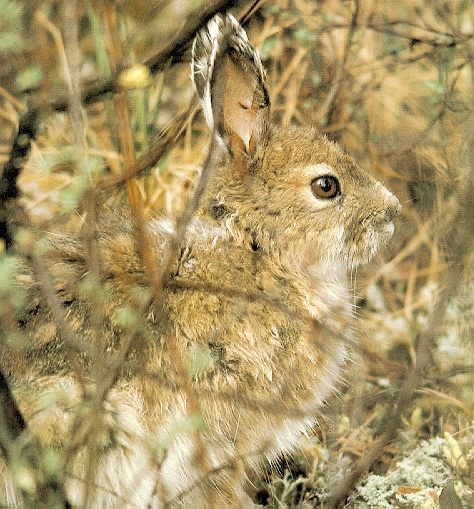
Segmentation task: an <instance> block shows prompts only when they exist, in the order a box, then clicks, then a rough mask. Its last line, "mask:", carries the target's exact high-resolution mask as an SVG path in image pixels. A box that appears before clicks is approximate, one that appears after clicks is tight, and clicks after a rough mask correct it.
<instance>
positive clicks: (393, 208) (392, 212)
mask: <svg viewBox="0 0 474 509" xmlns="http://www.w3.org/2000/svg"><path fill="white" fill-rule="evenodd" d="M401 210H402V206H401V204H400V202H399V201H398V198H397V197H396V196H395V195H393V194H392V195H391V196H390V199H389V203H388V205H387V208H386V209H385V214H386V217H387V221H392V219H393V218H394V217H396V216H398V214H400V212H401Z"/></svg>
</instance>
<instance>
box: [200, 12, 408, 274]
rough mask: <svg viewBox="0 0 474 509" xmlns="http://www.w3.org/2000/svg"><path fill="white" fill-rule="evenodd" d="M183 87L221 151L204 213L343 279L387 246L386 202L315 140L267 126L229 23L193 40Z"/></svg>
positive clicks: (262, 98) (258, 90) (255, 78)
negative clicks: (191, 90) (190, 90)
mask: <svg viewBox="0 0 474 509" xmlns="http://www.w3.org/2000/svg"><path fill="white" fill-rule="evenodd" d="M192 78H193V81H194V84H195V87H196V90H197V93H198V96H199V98H200V101H201V104H202V107H203V110H204V114H205V117H206V121H207V124H208V126H209V128H210V129H211V131H212V133H213V136H214V137H215V138H216V139H217V140H218V141H219V144H220V146H221V147H224V148H225V150H224V151H225V156H224V157H223V162H222V165H221V167H220V168H219V169H218V171H217V175H216V177H215V179H214V181H213V183H212V186H211V190H210V194H209V198H208V201H207V202H206V206H207V208H208V211H209V213H210V214H211V215H212V216H213V217H215V218H216V219H217V220H226V221H227V224H229V225H230V227H232V225H235V226H236V227H237V226H238V231H239V232H246V234H248V237H249V239H251V244H252V247H253V249H262V250H273V251H274V252H275V253H277V254H278V255H279V256H280V257H281V256H284V257H286V258H288V257H291V259H292V260H293V262H295V263H299V264H301V265H302V266H306V267H313V268H317V267H321V268H323V270H327V267H331V268H332V269H340V270H344V271H347V270H348V269H352V268H354V267H355V266H357V265H358V264H360V263H365V262H367V261H368V260H370V258H371V257H372V256H373V255H374V254H375V253H376V251H377V250H378V249H379V247H380V246H381V245H383V244H384V243H385V242H386V241H387V240H388V239H389V238H390V237H391V236H392V234H393V228H394V227H393V222H392V220H393V218H394V216H396V215H397V214H398V213H399V211H400V203H399V202H398V200H397V198H396V197H395V196H393V195H392V194H391V193H390V192H389V191H388V190H387V189H386V188H385V187H384V186H383V185H382V184H380V183H379V182H377V181H376V180H375V179H373V178H372V177H371V176H370V175H369V174H367V173H366V172H365V171H363V170H362V169H361V168H359V167H358V166H357V164H356V163H355V161H354V160H353V159H352V158H351V157H349V156H348V155H346V154H344V152H343V151H342V150H341V149H340V148H339V146H338V145H336V144H334V143H332V142H330V141H329V140H328V139H327V138H326V137H325V136H323V135H321V134H320V133H318V132H317V131H316V130H314V129H312V128H307V127H304V128H302V127H276V126H274V125H272V124H271V123H270V118H269V116H270V101H269V96H268V93H267V90H266V87H265V71H264V69H263V67H262V63H261V61H260V58H259V56H258V53H257V52H256V51H255V49H253V48H252V47H251V46H250V44H249V42H248V39H247V35H246V33H245V32H244V30H243V29H242V28H241V27H240V25H239V24H238V22H237V21H236V20H235V18H233V17H232V16H231V15H227V16H226V17H225V18H224V17H221V16H217V17H215V18H214V19H212V20H211V21H210V22H209V24H208V26H207V28H206V29H204V30H202V31H201V32H200V33H199V34H198V36H197V38H196V40H195V42H194V46H193V61H192ZM236 229H237V228H236ZM324 262H327V263H324ZM302 268H303V267H302ZM339 273H340V272H339Z"/></svg>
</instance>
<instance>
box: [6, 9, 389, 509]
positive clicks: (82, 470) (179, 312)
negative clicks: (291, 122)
mask: <svg viewBox="0 0 474 509" xmlns="http://www.w3.org/2000/svg"><path fill="white" fill-rule="evenodd" d="M223 26H224V28H222V27H223ZM229 27H230V28H229ZM222 34H224V35H222ZM242 34H243V32H241V31H240V29H239V28H238V27H237V26H236V23H235V20H233V19H231V18H229V17H228V18H227V19H226V21H225V22H224V21H223V19H218V20H217V21H213V22H212V23H211V25H210V27H209V32H206V33H204V35H201V36H200V37H201V39H198V43H197V44H196V48H195V51H196V52H199V50H200V49H199V47H200V45H201V46H202V45H204V50H203V48H201V51H203V52H204V57H206V54H208V55H211V57H212V58H214V59H216V60H215V61H213V62H211V64H212V65H209V66H207V67H206V66H205V65H204V64H203V63H202V58H201V60H200V59H199V54H198V55H195V62H197V64H195V68H194V72H195V82H196V87H197V89H198V93H199V95H200V97H201V99H202V101H203V105H204V108H205V111H206V116H207V119H208V123H209V125H210V127H211V129H212V130H213V135H214V136H215V137H217V138H219V139H220V142H219V148H218V149H217V150H221V151H222V154H221V157H220V159H221V162H220V164H219V165H218V167H217V168H216V169H215V175H214V176H213V179H212V181H211V183H210V186H209V189H208V190H207V193H206V195H205V196H204V199H203V204H202V210H201V212H200V214H199V215H198V216H197V217H196V218H195V219H193V220H192V221H191V223H190V224H189V225H188V227H187V233H186V235H185V239H184V241H183V243H182V245H181V249H180V253H179V256H178V257H177V259H176V260H175V261H174V263H173V265H172V267H171V271H170V274H171V275H170V277H169V278H167V279H166V281H165V287H164V296H163V307H162V310H164V312H162V313H159V314H157V313H156V312H155V307H154V305H153V303H151V302H149V303H148V304H144V303H146V302H147V298H149V295H150V293H149V290H148V289H149V285H150V281H149V277H148V275H147V274H145V271H144V269H143V264H142V260H141V257H140V255H139V253H138V248H137V242H136V240H135V237H134V233H133V228H132V227H131V226H130V223H129V221H128V220H126V219H125V218H123V217H122V216H120V215H116V214H114V213H112V212H110V211H108V212H105V213H104V216H103V219H102V220H101V221H99V224H98V227H97V231H98V236H99V238H98V242H97V245H98V259H99V260H100V275H101V281H100V285H101V288H102V290H103V295H101V296H98V297H97V296H95V298H94V296H93V295H92V294H91V292H90V291H89V292H88V291H87V285H85V284H84V282H85V281H87V278H88V271H89V265H88V263H87V261H86V260H87V256H88V254H87V250H86V248H85V247H84V245H83V244H82V243H81V242H79V241H78V240H75V239H72V238H65V237H61V236H59V237H54V236H53V237H51V239H50V241H49V248H48V251H47V253H46V255H45V256H44V260H45V261H44V265H45V267H44V269H45V270H47V273H48V278H51V279H50V282H52V283H53V286H54V289H55V293H56V295H57V297H58V299H59V302H60V303H61V309H62V310H64V323H58V317H57V313H56V316H54V319H53V315H54V313H52V312H51V311H50V307H51V306H49V305H48V304H47V303H46V301H47V300H48V299H47V298H46V299H45V293H47V292H45V288H44V284H45V283H44V281H41V280H40V279H41V278H39V279H38V266H37V264H36V266H34V268H33V269H30V268H28V267H26V269H25V274H26V275H24V276H23V277H22V279H21V282H22V285H23V286H25V287H26V291H27V292H28V293H29V296H30V297H29V303H30V305H29V308H28V309H27V312H26V314H25V315H24V316H22V317H21V324H22V327H23V328H24V330H25V331H26V332H27V335H28V338H29V339H28V345H27V347H26V351H27V352H28V353H27V355H26V356H25V355H24V354H23V353H21V355H20V354H19V355H17V354H11V353H7V352H5V353H4V354H3V360H2V362H3V369H4V370H5V371H6V372H8V374H9V376H10V380H11V383H12V386H13V387H14V394H15V396H16V397H17V399H18V401H19V405H20V408H21V410H22V411H23V413H24V414H25V415H26V417H27V420H29V422H30V427H31V429H32V430H33V431H34V432H35V433H37V434H38V436H39V437H40V439H41V441H42V442H43V443H44V444H46V445H51V446H53V447H58V448H59V449H63V450H66V451H67V454H66V458H68V461H67V463H66V466H65V470H66V472H67V474H66V477H67V478H66V481H65V482H66V487H67V489H68V490H69V493H70V497H71V500H72V502H73V503H75V504H77V505H84V504H85V503H86V499H85V498H84V497H86V496H88V497H89V498H88V505H90V507H94V508H96V507H104V508H105V507H117V508H119V507H141V508H145V507H148V505H147V504H151V506H153V507H155V506H156V507H161V505H160V504H164V503H165V502H170V503H171V505H172V504H173V503H176V504H179V503H185V504H189V506H190V507H196V508H201V507H203V508H204V507H206V504H209V506H210V507H211V506H212V504H215V507H246V506H247V505H248V504H249V499H247V497H246V495H245V492H244V488H243V485H244V481H245V470H246V469H248V468H253V467H257V466H258V465H259V464H260V463H261V460H262V458H265V457H266V458H268V459H272V458H275V457H276V456H277V455H279V454H280V453H282V452H285V451H289V450H291V449H292V448H293V447H294V445H295V443H296V441H297V439H298V437H299V435H300V434H301V432H303V431H304V430H305V429H307V428H308V427H309V426H311V425H312V424H314V422H315V420H316V415H317V412H318V407H319V406H320V405H321V403H322V402H323V401H324V399H325V398H326V397H327V395H328V394H329V392H330V391H331V390H332V389H333V387H334V383H335V382H336V381H337V379H338V376H339V370H340V366H341V365H342V363H343V361H344V357H345V342H346V341H347V339H348V338H349V337H350V317H351V304H350V288H349V284H348V274H349V273H350V271H352V270H353V269H354V268H355V267H356V266H357V265H358V264H360V263H364V262H367V261H368V260H369V259H370V258H371V257H372V256H373V254H374V253H375V252H376V251H377V249H378V248H379V246H380V245H382V244H383V243H384V242H385V241H386V240H388V239H389V238H390V236H391V234H392V232H393V223H392V218H393V216H395V215H396V214H397V213H398V210H399V204H398V200H397V199H396V198H395V197H394V196H393V195H391V194H390V193H389V192H388V191H387V190H386V189H385V188H384V187H383V186H382V185H381V184H379V183H377V182H376V181H375V180H373V179H372V178H371V177H369V176H368V175H367V174H366V173H365V172H363V171H362V170H360V169H359V168H358V167H357V165H356V164H355V163H354V161H353V160H352V159H351V158H350V157H348V156H346V155H344V154H343V153H342V151H341V150H340V149H339V148H338V147H337V146H336V145H334V144H332V143H330V142H328V141H327V140H326V139H325V138H324V137H322V136H321V135H320V134H318V133H317V132H315V131H313V130H311V129H303V128H294V127H288V128H284V129H283V128H275V127H271V126H270V125H269V122H268V118H267V113H266V111H267V109H268V108H267V106H268V104H267V102H268V101H267V98H266V92H265V89H264V85H263V82H262V81H261V80H263V71H261V69H260V67H259V61H256V60H255V59H256V58H258V57H257V56H256V54H255V53H254V52H252V51H250V50H248V48H247V46H245V44H248V43H247V42H246V39H245V38H244V35H245V34H244V35H242ZM235 38H237V42H238V43H239V44H240V46H239V44H237V43H236V41H235V40H234V39H235ZM223 41H224V42H223ZM242 41H243V42H242ZM219 44H220V45H221V46H219ZM206 46H209V47H210V48H214V49H215V51H214V50H213V51H214V53H213V52H212V51H210V50H209V51H207V50H206ZM241 46H242V47H241ZM216 48H217V49H216ZM206 51H207V53H206ZM240 51H243V54H241V53H239V52H240ZM245 51H248V52H249V55H250V56H249V55H247V54H245ZM211 57H209V58H211ZM219 59H221V61H220V63H219ZM245 59H249V60H248V61H247V60H245ZM244 61H245V62H246V63H243V62H244ZM216 62H218V64H219V65H218V66H217V64H216ZM198 64H199V65H198ZM214 65H215V66H216V67H219V69H218V70H216V71H215V72H216V73H217V76H216V78H215V80H214V81H215V84H214V85H213V86H215V87H219V91H220V92H222V93H223V92H225V97H227V96H228V93H229V90H228V89H229V88H232V87H233V86H235V90H233V91H232V90H230V92H232V93H233V95H234V96H235V97H236V101H237V102H236V103H235V101H234V102H232V101H227V100H224V101H221V102H220V103H219V104H217V105H214V102H215V101H211V96H212V94H213V92H212V86H211V84H210V83H211V79H210V77H209V76H207V75H206V69H208V68H212V69H213V68H214ZM253 67H256V69H253ZM252 69H253V70H252ZM196 73H197V74H198V75H197V74H196ZM245 73H249V76H246V74H245ZM241 75H242V76H244V77H243V78H242V76H241ZM218 78H219V79H218ZM231 78H232V79H231ZM200 80H201V81H202V83H201V84H200ZM219 80H222V83H220V81H219ZM239 80H241V81H239ZM247 81H248V82H249V83H250V85H248V84H247ZM249 90H250V93H249ZM206 108H207V109H206ZM214 117H216V118H214ZM224 145H225V146H226V147H227V148H226V149H225V150H224V149H223V146H224ZM146 235H147V238H148V240H149V244H150V246H151V250H152V253H151V259H152V260H153V261H154V263H155V264H156V266H157V267H159V266H160V263H161V261H162V259H163V256H164V253H166V249H167V247H166V246H168V244H169V242H168V241H169V240H170V238H172V236H173V235H174V232H173V228H172V227H170V226H169V223H167V222H165V221H159V220H157V221H151V222H149V223H148V225H147V231H146ZM149 259H150V257H149ZM49 297H50V298H51V296H49ZM91 303H92V304H91ZM97 309H98V311H97ZM137 310H140V313H139V314H138V315H137V316H136V317H135V318H134V316H133V313H134V312H135V313H138V311H137ZM127 313H128V315H127V316H128V318H127V320H125V319H124V314H127ZM60 322H61V320H60ZM137 324H138V325H137ZM98 330H99V331H100V337H98ZM68 331H69V332H70V333H71V334H77V335H78V336H79V337H80V338H81V339H82V338H84V339H85V340H86V344H88V345H90V350H89V351H88V352H80V353H79V354H77V352H75V351H74V346H73V345H72V343H71V340H70V338H69V340H67V338H65V335H66V336H67V335H68ZM71 331H72V332H71ZM65 345H66V346H65ZM97 345H98V346H97ZM124 345H125V346H124ZM122 350H123V353H124V355H123V362H122V363H121V364H120V370H119V371H117V370H115V371H114V369H115V368H114V369H112V368H113V367H111V372H113V373H116V376H115V377H114V380H110V381H108V380H107V371H106V372H104V373H97V368H95V366H96V365H100V366H102V367H103V366H104V365H106V362H105V363H102V364H101V363H95V361H94V355H97V354H101V355H104V356H107V355H110V358H111V359H115V358H120V357H118V356H119V355H120V354H121V352H122ZM19 363H22V364H21V369H19V366H20V364H19ZM77 366H79V368H78V367H77ZM77 373H85V380H82V381H81V380H79V379H78V375H77ZM102 377H103V380H102ZM101 382H103V384H102V385H101ZM58 387H59V388H60V387H64V388H65V390H64V391H63V392H62V391H61V390H59V391H58ZM101 387H105V389H103V388H101ZM84 391H85V395H84ZM101 391H103V393H101ZM49 393H50V394H51V397H50V398H49V399H48V400H47V402H45V399H44V395H45V394H49ZM84 396H85V401H86V402H87V401H88V402H89V403H88V404H87V405H85V404H84V403H81V402H82V400H83V399H84ZM42 405H43V406H44V408H41V406H42ZM94 405H96V406H94ZM193 419H194V420H193ZM196 419H202V423H201V424H196V422H197V421H196ZM199 422H200V421H199ZM91 437H93V438H91ZM71 451H72V452H71ZM88 457H89V460H88V459H87V458H88ZM90 458H93V459H92V461H90ZM91 472H92V473H91ZM85 485H88V486H93V488H91V489H90V491H88V490H86V489H84V486H85Z"/></svg>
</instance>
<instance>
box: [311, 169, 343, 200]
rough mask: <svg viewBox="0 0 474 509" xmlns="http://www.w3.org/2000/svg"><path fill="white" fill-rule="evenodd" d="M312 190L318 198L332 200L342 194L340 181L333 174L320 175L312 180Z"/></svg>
mask: <svg viewBox="0 0 474 509" xmlns="http://www.w3.org/2000/svg"><path fill="white" fill-rule="evenodd" d="M311 191H313V194H314V196H316V198H323V199H325V200H330V199H331V198H334V197H336V196H337V195H338V194H340V190H339V181H338V180H337V178H336V177H333V176H331V175H325V176H324V177H318V178H317V179H314V180H313V181H312V182H311Z"/></svg>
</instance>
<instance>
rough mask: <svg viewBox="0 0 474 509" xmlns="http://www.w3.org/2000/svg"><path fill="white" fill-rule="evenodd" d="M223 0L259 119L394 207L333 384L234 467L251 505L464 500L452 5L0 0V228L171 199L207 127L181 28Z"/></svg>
mask: <svg viewBox="0 0 474 509" xmlns="http://www.w3.org/2000/svg"><path fill="white" fill-rule="evenodd" d="M228 7H229V8H231V9H232V12H234V13H235V14H236V15H237V16H238V17H239V18H240V19H242V20H243V23H244V24H245V28H246V30H247V31H248V33H249V37H250V39H251V40H252V42H253V44H255V46H256V47H257V48H258V49H259V51H260V53H261V55H262V59H263V61H264V64H265V67H266V69H267V71H268V82H269V90H270V93H271V95H272V98H271V99H272V104H273V105H274V110H273V116H274V118H275V119H276V120H277V121H278V122H280V123H282V124H290V123H296V124H302V125H315V126H317V127H318V128H319V129H320V130H321V131H323V132H325V133H326V134H327V136H328V137H329V138H330V139H333V140H335V141H338V142H339V143H340V144H341V145H342V146H343V147H344V148H345V149H346V150H347V152H349V153H350V154H351V155H353V156H354V157H355V158H356V159H357V160H358V162H359V163H360V165H361V166H364V167H366V168H368V169H370V171H371V172H372V173H373V174H374V175H375V176H376V177H377V178H378V179H380V180H381V181H383V182H384V183H385V184H386V186H387V187H388V188H389V189H390V190H391V191H393V192H394V193H395V194H396V195H397V196H398V197H399V199H400V201H401V203H402V204H403V211H402V214H401V217H400V218H399V219H398V221H397V224H396V233H395V236H394V239H393V240H392V241H391V244H390V246H389V247H388V248H387V249H386V250H385V251H384V252H382V253H380V255H379V256H378V258H377V260H376V262H375V263H372V265H371V266H370V267H369V268H368V269H364V270H362V271H360V272H359V273H358V274H357V276H356V277H354V286H355V294H354V300H355V303H356V304H357V310H358V320H357V324H356V328H357V331H358V344H357V345H353V347H352V354H351V360H350V362H349V363H348V366H347V373H346V380H345V383H343V384H342V385H341V387H340V392H339V394H337V395H334V397H333V398H332V399H331V400H330V401H328V404H327V408H326V409H325V410H324V417H322V418H321V422H320V426H319V427H318V428H317V429H315V430H314V433H313V434H311V435H310V436H307V437H304V439H303V440H302V444H301V448H300V450H299V451H296V452H295V454H294V456H292V457H291V458H282V459H281V461H280V462H279V463H278V464H277V465H273V466H272V468H269V469H268V471H267V472H266V475H265V477H263V478H261V479H253V480H252V481H253V486H254V492H255V493H254V498H255V500H256V502H257V503H259V504H260V505H262V506H263V507H267V508H269V509H270V508H272V509H273V508H300V509H303V508H305V509H306V508H310V507H321V508H329V507H349V508H354V509H365V508H371V509H382V508H390V507H395V508H397V507H400V508H412V507H413V508H417V509H430V508H433V509H435V508H441V509H459V508H464V509H467V508H469V507H473V506H474V425H473V423H474V405H473V403H474V370H473V367H474V353H473V352H474V349H473V346H474V345H473V342H474V303H473V295H474V278H473V267H474V264H473V239H474V112H473V109H472V108H473V104H474V10H473V8H472V4H471V2H469V1H466V0H452V1H449V2H447V1H446V2H445V1H442V0H436V1H428V0H416V1H410V0H402V1H400V2H393V1H392V2H391V1H388V0H380V1H375V0H344V1H338V0H320V1H317V2H315V1H313V0H277V1H275V2H267V1H264V0H262V1H258V0H257V1H256V2H254V3H253V4H251V3H249V2H243V1H234V2H229V1H227V2H225V1H215V2H201V1H199V0H185V1H183V0H152V1H145V0H143V1H142V0H137V1H128V0H115V1H113V0H107V1H105V2H99V1H95V0H84V1H81V0H64V1H60V0H35V1H23V2H22V1H19V0H0V10H1V12H2V17H1V19H0V61H1V65H0V76H1V77H0V116H1V119H2V122H1V123H0V167H6V165H7V163H8V161H9V159H10V156H11V151H12V140H13V139H14V138H15V136H16V133H17V130H18V124H19V122H20V118H25V117H24V115H25V113H29V114H30V117H27V118H28V119H29V120H28V122H30V128H31V132H30V131H28V133H29V134H28V133H27V135H28V136H30V137H31V139H32V144H31V150H30V152H29V154H28V157H27V158H26V159H25V160H23V159H22V160H21V165H20V166H21V173H20V176H19V189H20V204H21V211H20V212H19V211H17V210H16V209H17V207H16V204H15V205H14V206H13V207H10V205H8V207H10V208H8V207H7V212H8V214H11V213H12V212H11V210H12V209H13V210H14V218H15V219H14V221H13V225H14V228H13V230H12V231H13V234H12V235H14V241H15V242H16V243H17V244H18V245H19V246H20V248H21V249H22V250H25V251H28V249H31V246H33V245H34V244H35V242H37V240H38V239H40V238H41V234H42V233H41V232H44V231H51V230H53V229H56V230H57V229H63V230H71V229H72V230H74V229H78V228H80V227H81V226H82V225H83V222H84V218H85V217H86V216H87V214H89V215H90V213H91V210H92V208H93V204H94V203H96V202H97V201H101V200H104V201H105V200H107V201H108V202H110V203H119V202H120V200H121V199H122V198H123V197H124V196H125V197H126V198H127V200H128V204H129V207H130V209H131V210H132V213H133V214H135V215H136V216H137V217H140V218H141V220H143V219H144V218H147V217H150V216H153V215H165V216H171V217H178V216H179V214H180V213H181V212H182V211H183V210H184V207H185V205H186V203H187V202H188V200H189V198H190V196H192V190H193V182H194V180H195V177H196V175H197V174H198V173H199V165H200V163H202V161H203V159H204V157H205V153H206V146H207V143H208V141H209V140H208V135H207V130H206V128H205V124H204V121H203V118H202V115H201V114H200V111H199V108H198V107H197V105H196V101H195V99H194V98H193V91H192V88H191V83H190V80H189V58H190V57H189V47H190V41H191V40H192V38H193V37H194V34H195V32H196V30H197V29H198V28H199V27H200V26H201V25H202V24H203V22H205V21H206V20H207V19H208V18H209V17H210V16H211V14H212V13H213V12H215V11H216V10H221V9H225V8H228ZM32 112H34V115H32V116H31V113H32ZM33 124H34V125H33ZM4 175H5V170H4ZM0 192H1V193H2V194H1V196H2V198H4V199H5V200H6V198H8V200H7V201H8V203H10V201H16V197H15V196H13V195H14V194H15V193H13V195H8V196H6V195H5V190H4V188H2V187H0ZM5 196H6V198H5ZM12 198H14V199H15V200H12ZM7 201H5V202H6V203H7ZM2 213H3V212H2ZM0 220H2V217H0ZM12 242H13V240H12ZM6 247H7V245H5V246H4V248H6ZM11 267H12V265H11V255H10V254H8V253H7V252H6V249H3V253H2V255H1V257H0V298H1V300H2V306H1V309H0V324H2V323H3V324H8V323H9V320H11V316H12V313H14V308H15V306H21V305H22V302H21V296H20V295H16V294H15V293H14V292H12V290H11V288H12V277H13V276H12V273H11ZM236 298H238V297H236ZM7 303H8V305H7ZM2 328H3V327H2ZM0 341H2V343H3V344H2V348H21V345H20V344H19V343H21V339H19V338H17V337H16V336H14V335H12V336H9V337H1V339H0ZM0 368H1V366H0ZM2 449H3V450H5V446H4V444H2Z"/></svg>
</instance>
